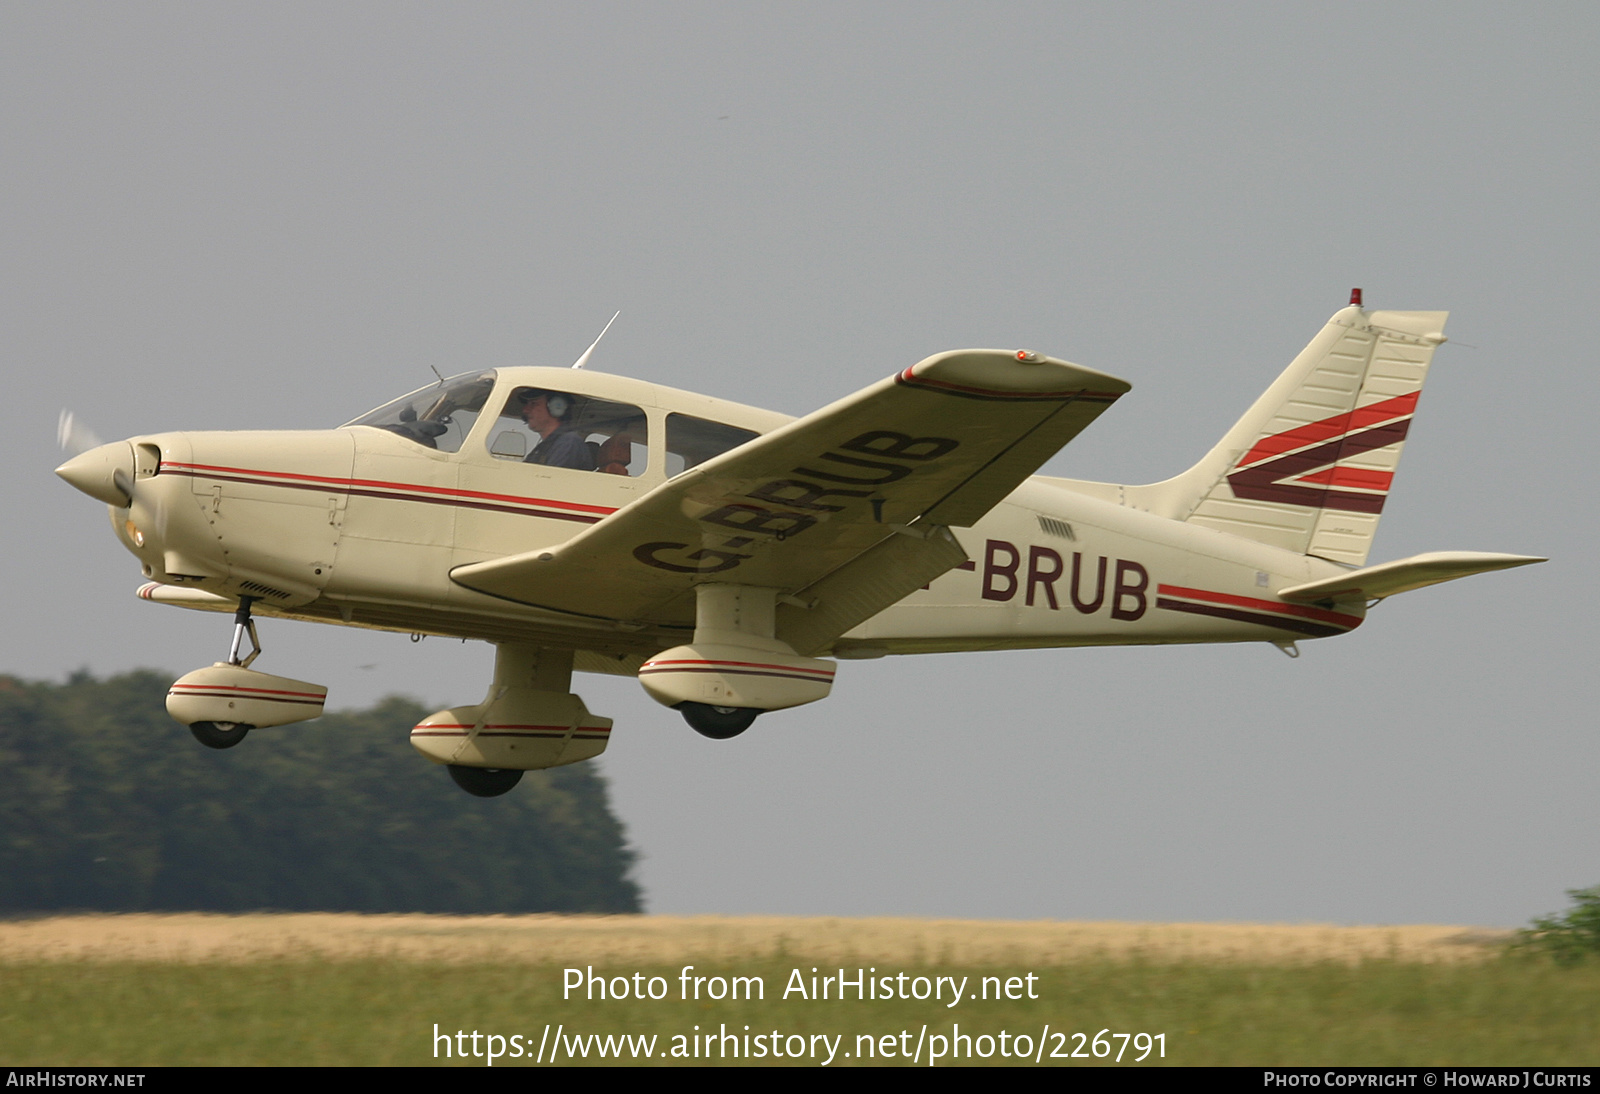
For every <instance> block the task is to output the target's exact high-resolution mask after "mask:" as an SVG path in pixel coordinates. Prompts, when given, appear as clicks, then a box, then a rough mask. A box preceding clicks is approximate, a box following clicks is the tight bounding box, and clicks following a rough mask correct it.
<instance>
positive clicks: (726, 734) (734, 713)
mask: <svg viewBox="0 0 1600 1094" xmlns="http://www.w3.org/2000/svg"><path fill="white" fill-rule="evenodd" d="M676 709H677V711H678V713H679V714H681V715H683V720H684V721H686V722H688V723H689V728H691V729H693V730H694V731H695V732H696V733H698V734H700V736H702V737H710V738H711V739H712V740H713V741H726V740H728V739H730V738H733V737H737V736H738V735H739V734H741V733H743V732H744V731H745V730H747V729H749V728H750V723H751V722H754V721H755V720H756V715H758V714H760V713H761V711H759V710H757V709H756V708H755V707H714V706H710V705H709V704H706V703H679V704H678V706H677V708H676Z"/></svg>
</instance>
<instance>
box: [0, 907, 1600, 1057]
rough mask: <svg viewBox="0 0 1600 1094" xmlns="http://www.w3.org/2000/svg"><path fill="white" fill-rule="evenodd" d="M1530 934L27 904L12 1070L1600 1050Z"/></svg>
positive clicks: (11, 999) (1590, 982)
mask: <svg viewBox="0 0 1600 1094" xmlns="http://www.w3.org/2000/svg"><path fill="white" fill-rule="evenodd" d="M1504 942H1505V936H1504V935H1503V934H1496V933H1493V932H1482V931H1470V930H1465V929H1462V928H1453V927H1417V926H1410V927H1330V926H1267V925H1248V924H1119V923H1057V922H1041V923H1019V922H962V921H940V920H912V919H904V920H898V919H866V920H848V919H794V918H776V917H773V918H766V917H755V918H718V917H694V918H676V917H665V916H644V917H637V916H614V917H563V916H526V917H447V916H336V915H252V916H203V915H180V916H135V915H128V916H81V917H64V918H50V919H35V920H16V921H10V922H4V923H0V1060H4V1061H5V1062H7V1063H10V1064H27V1065H48V1064H57V1065H66V1064H99V1065H121V1066H139V1065H158V1064H234V1063H238V1064H402V1065H414V1064H431V1063H438V1064H450V1065H461V1064H466V1065H469V1066H484V1065H486V1064H488V1063H490V1062H491V1059H492V1062H493V1063H494V1064H495V1065H496V1066H529V1065H533V1066H540V1065H549V1064H550V1063H552V1062H554V1063H559V1064H566V1063H568V1062H579V1063H583V1062H587V1063H632V1062H635V1061H636V1060H637V1061H638V1062H643V1061H644V1060H645V1059H649V1060H650V1061H652V1062H655V1063H662V1064H670V1063H674V1062H686V1063H700V1064H704V1063H756V1064H770V1063H780V1064H804V1065H811V1066H815V1065H819V1064H825V1065H827V1066H849V1065H852V1064H861V1063H872V1064H893V1065H906V1064H913V1063H914V1064H918V1065H923V1066H926V1065H928V1064H930V1063H933V1064H939V1065H944V1064H950V1063H961V1064H971V1063H989V1064H997V1065H1010V1066H1016V1065H1020V1064H1032V1063H1044V1064H1056V1065H1068V1066H1084V1065H1097V1064H1114V1065H1115V1064H1120V1066H1124V1067H1127V1066H1134V1067H1146V1066H1152V1065H1158V1064H1162V1063H1167V1064H1191V1065H1192V1064H1255V1065H1289V1064H1310V1065H1337V1064H1371V1065H1377V1064H1416V1065H1429V1064H1431V1065H1470V1064H1517V1065H1564V1064H1565V1065H1572V1064H1590V1065H1593V1064H1597V1063H1600V1016H1597V1015H1600V1012H1597V1010H1596V1008H1595V1007H1594V1006H1593V1000H1594V999H1595V998H1596V994H1597V992H1600V966H1597V965H1596V964H1595V963H1590V964H1588V965H1579V966H1576V967H1570V968H1567V967H1559V966H1556V965H1554V964H1552V963H1550V962H1549V961H1548V960H1544V959H1535V958H1529V957H1508V956H1506V955H1505V953H1504ZM686 966H688V968H687V969H686ZM841 982H842V987H841ZM474 1035H476V1036H474ZM1119 1057H1120V1059H1119Z"/></svg>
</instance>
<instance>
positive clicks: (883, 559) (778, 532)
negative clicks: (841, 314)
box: [450, 350, 1129, 650]
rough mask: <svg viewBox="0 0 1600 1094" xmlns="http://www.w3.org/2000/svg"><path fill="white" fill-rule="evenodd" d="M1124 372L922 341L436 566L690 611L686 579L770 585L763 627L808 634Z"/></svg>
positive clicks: (590, 598) (505, 585)
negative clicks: (637, 487)
mask: <svg viewBox="0 0 1600 1094" xmlns="http://www.w3.org/2000/svg"><path fill="white" fill-rule="evenodd" d="M1128 388H1129V385H1128V384H1126V383H1125V382H1123V381H1121V380H1118V379H1116V378H1115V377H1111V376H1107V375H1104V374H1103V373H1099V372H1094V371H1091V370H1090V369H1086V368H1081V367H1079V366H1077V365H1072V364H1068V363H1067V362H1065V361H1055V360H1051V359H1050V358H1046V357H1038V356H1036V355H1033V354H1028V353H1010V352H1006V351H1003V350H958V351H955V352H951V353H943V354H939V355H937V356H934V357H930V358H928V359H927V360H925V361H922V362H920V363H919V364H916V365H913V366H912V367H911V368H908V369H906V370H905V371H904V372H902V373H899V374H898V375H896V376H891V377H889V378H888V379H886V380H884V381H882V382H880V383H877V384H874V385H873V386H871V387H869V388H866V389H864V390H862V391H859V392H857V393H856V394H854V395H851V396H849V397H848V398H845V399H842V400H840V401H839V402H837V403H834V404H833V405H832V406H828V407H824V408H823V409H821V410H818V411H816V412H815V413H813V414H809V415H807V416H806V417H804V418H800V419H798V420H797V421H794V422H791V423H789V424H788V425H785V426H782V427H781V428H779V429H776V430H774V431H772V432H771V433H768V434H766V435H765V436H762V437H759V438H757V439H756V440H753V441H751V442H749V443H748V444H745V445H741V446H740V447H739V448H736V449H734V450H732V451H730V452H726V453H724V454H723V455H721V456H718V457H717V458H715V459H713V460H708V461H707V462H706V463H704V464H701V465H700V466H699V467H696V468H693V469H691V470H689V471H687V472H685V473H684V474H682V475H679V476H678V477H677V478H674V479H672V480H670V481H669V482H667V483H664V484H663V485H661V486H660V487H658V488H656V489H655V490H653V491H651V492H650V493H649V494H647V495H646V496H644V497H643V498H640V499H639V500H638V501H636V502H634V503H633V504H631V505H628V506H626V507H625V508H623V509H620V510H618V511H617V512H616V513H613V514H612V515H611V516H609V517H607V518H606V519H605V520H602V521H600V522H599V523H598V524H595V525H593V526H591V527H590V528H588V529H587V530H586V531H584V532H582V533H581V534H579V535H578V536H576V537H574V538H573V539H571V540H568V541H567V542H566V543H564V544H562V545H561V546H559V547H556V548H553V549H545V550H541V551H532V552H529V553H527V554H521V555H513V556H510V557H507V558H501V559H494V560H492V561H489V562H480V563H475V564H472V565H469V566H461V567H457V568H456V569H455V570H453V571H452V572H451V574H450V576H451V578H452V579H453V580H455V581H456V582H457V583H459V584H461V585H463V586H465V587H467V588H469V589H476V590H478V591H479V592H483V593H488V594H489V595H491V596H497V597H502V598H504V599H507V600H514V601H518V602H520V603H524V604H529V605H534V606H537V607H541V608H548V609H553V610H556V611H564V612H571V613H574V614H579V615H586V616H594V617H599V618H605V619H614V620H621V621H627V622H631V623H641V624H665V625H677V626H690V625H693V623H694V595H693V590H694V586H695V585H697V584H699V583H701V582H706V581H715V582H724V583H733V584H740V585H753V586H762V587H767V588H773V589H777V590H778V591H779V596H780V601H781V602H782V603H783V604H785V605H787V607H785V608H784V609H783V610H782V613H781V614H780V618H779V637H781V638H784V639H785V640H787V641H790V643H791V644H792V645H794V646H795V647H796V649H801V650H803V649H806V648H810V649H817V648H822V647H823V646H825V645H826V644H827V643H828V642H831V641H832V639H833V638H835V637H837V636H838V635H840V634H843V633H844V632H845V631H846V630H849V629H850V627H852V626H855V625H856V623H859V622H860V621H862V620H864V619H866V618H869V617H870V616H872V615H874V614H876V613H877V612H878V611H881V610H883V608H886V607H888V606H889V605H890V604H893V603H894V602H895V601H897V600H899V599H901V598H902V597H904V596H906V595H907V594H909V593H910V592H912V591H914V590H915V589H918V588H920V587H922V586H923V585H925V584H927V583H928V582H929V581H931V580H933V578H935V577H937V576H939V575H940V574H942V573H944V572H945V571H946V570H948V569H950V568H951V567H952V566H956V565H959V564H960V563H961V562H963V561H965V559H966V556H965V554H964V553H963V552H962V550H961V548H960V546H959V545H957V544H956V542H955V538H954V537H953V536H951V535H950V533H949V532H948V531H947V530H946V529H947V526H949V525H955V526H958V527H962V526H968V525H971V524H974V523H976V522H977V520H978V519H979V518H980V517H982V516H983V515H984V514H985V513H987V512H988V511H989V510H990V509H992V508H993V507H994V506H995V505H996V504H998V503H999V502H1000V500H1001V499H1002V498H1004V497H1005V496H1006V495H1007V494H1009V493H1010V492H1011V491H1012V490H1014V489H1016V487H1017V486H1018V485H1019V484H1020V483H1021V482H1022V481H1023V480H1024V479H1026V478H1027V477H1028V476H1029V475H1030V474H1032V473H1033V472H1034V471H1036V470H1037V469H1038V467H1039V465H1040V464H1042V463H1043V462H1044V461H1045V460H1047V459H1049V458H1050V457H1051V456H1052V455H1054V454H1055V452H1056V451H1057V450H1059V449H1060V448H1061V446H1062V445H1064V444H1066V443H1067V442H1068V441H1070V440H1072V438H1073V437H1075V436H1077V435H1078V433H1079V432H1081V431H1082V430H1083V429H1084V427H1085V426H1087V425H1088V424H1089V423H1090V422H1092V421H1094V419H1095V418H1097V417H1098V416H1099V415H1100V414H1101V412H1102V411H1104V410H1105V409H1106V407H1108V406H1110V405H1111V404H1112V403H1113V402H1115V401H1116V400H1117V398H1118V397H1119V396H1121V395H1122V394H1123V393H1124V392H1125V391H1127V390H1128ZM863 613H864V614H863Z"/></svg>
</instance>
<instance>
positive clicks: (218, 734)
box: [189, 722, 255, 748]
mask: <svg viewBox="0 0 1600 1094" xmlns="http://www.w3.org/2000/svg"><path fill="white" fill-rule="evenodd" d="M254 728H255V727H254V726H247V725H244V724H243V723H242V722H194V723H193V724H191V725H190V726H189V732H190V733H193V734H194V739H195V740H197V741H199V742H200V743H201V744H203V745H205V746H206V747H207V748H232V747H233V746H234V745H236V744H238V743H239V742H240V741H242V740H244V735H245V734H246V733H249V732H250V731H251V730H252V729H254Z"/></svg>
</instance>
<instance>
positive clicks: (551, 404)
mask: <svg viewBox="0 0 1600 1094" xmlns="http://www.w3.org/2000/svg"><path fill="white" fill-rule="evenodd" d="M541 395H543V396H544V408H545V409H546V410H548V411H549V412H550V417H552V418H554V419H555V420H556V421H558V422H562V423H565V422H566V421H567V419H568V418H571V417H572V412H573V410H575V409H576V408H577V401H576V400H574V399H573V397H572V396H571V395H568V394H566V393H565V392H561V391H544V390H542V389H540V388H529V389H528V390H527V391H524V392H523V393H522V394H521V395H520V396H518V400H519V401H520V402H521V403H522V404H523V405H524V406H526V405H527V404H528V403H531V402H533V401H534V400H535V399H537V398H538V397H539V396H541Z"/></svg>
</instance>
